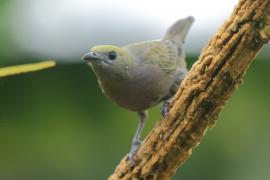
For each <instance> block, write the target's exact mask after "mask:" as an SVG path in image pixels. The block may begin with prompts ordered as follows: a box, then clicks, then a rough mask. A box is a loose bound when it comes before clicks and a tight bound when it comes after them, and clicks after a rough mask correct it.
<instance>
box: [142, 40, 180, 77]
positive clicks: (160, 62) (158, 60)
mask: <svg viewBox="0 0 270 180" xmlns="http://www.w3.org/2000/svg"><path fill="white" fill-rule="evenodd" d="M142 59H143V64H148V65H153V66H158V67H159V68H160V69H162V70H164V71H166V72H170V71H174V70H175V69H177V65H178V62H179V61H180V57H179V56H178V50H177V48H176V46H175V45H174V44H172V43H171V42H169V41H152V42H150V43H149V44H148V45H146V48H145V52H144V56H143V58H142Z"/></svg>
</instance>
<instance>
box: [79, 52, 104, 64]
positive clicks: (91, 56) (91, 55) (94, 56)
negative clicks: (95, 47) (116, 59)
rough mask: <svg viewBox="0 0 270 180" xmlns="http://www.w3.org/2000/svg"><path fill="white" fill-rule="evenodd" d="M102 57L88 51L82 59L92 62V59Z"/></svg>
mask: <svg viewBox="0 0 270 180" xmlns="http://www.w3.org/2000/svg"><path fill="white" fill-rule="evenodd" d="M100 59H102V58H101V57H100V55H98V54H97V53H93V52H90V53H86V54H85V55H83V57H82V60H84V61H87V62H91V61H95V60H100Z"/></svg>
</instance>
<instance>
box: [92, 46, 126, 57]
mask: <svg viewBox="0 0 270 180" xmlns="http://www.w3.org/2000/svg"><path fill="white" fill-rule="evenodd" d="M90 51H91V52H96V53H109V52H116V53H117V54H118V55H122V56H123V55H125V54H126V51H125V50H124V49H122V48H121V47H117V46H112V45H100V46H95V47H93V48H92V49H91V50H90Z"/></svg>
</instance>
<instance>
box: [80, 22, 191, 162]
mask: <svg viewBox="0 0 270 180" xmlns="http://www.w3.org/2000/svg"><path fill="white" fill-rule="evenodd" d="M193 21H194V18H193V17H187V18H185V19H181V20H179V21H177V22H176V23H175V24H173V25H172V26H171V27H170V28H169V29H168V31H167V33H166V34H165V36H164V37H163V38H162V39H160V40H153V41H146V42H141V43H136V44H130V45H126V46H123V47H117V46H112V45H100V46H96V47H93V48H92V49H91V50H90V53H87V54H86V55H85V56H84V57H83V59H84V60H85V61H87V62H88V64H89V65H90V66H91V67H92V69H93V71H94V72H95V74H96V76H97V78H98V82H99V84H100V86H101V88H102V91H103V92H104V93H105V94H106V96H108V97H109V98H110V99H111V100H112V101H113V102H115V103H116V104H118V105H119V106H122V107H124V108H126V109H129V110H132V111H136V112H139V114H140V116H141V120H142V119H145V113H143V112H145V110H147V109H148V108H150V107H152V106H154V105H157V104H159V103H161V102H165V104H166V102H167V105H168V102H169V100H170V98H171V97H172V96H173V95H174V94H175V92H176V90H177V88H178V86H179V85H180V82H181V80H182V79H183V78H184V77H185V74H186V72H187V69H186V62H185V54H184V51H183V47H182V46H183V43H184V40H185V37H186V35H187V32H188V31H189V29H190V27H191V25H192V23H193ZM165 108H166V109H165V110H163V114H164V115H166V114H167V111H168V107H165ZM143 123H144V121H142V126H139V128H138V130H137V133H136V135H135V137H134V139H133V146H132V150H131V155H132V157H131V158H132V159H133V156H134V154H135V152H136V151H137V149H138V147H139V146H136V145H135V144H136V143H135V141H136V142H137V144H140V143H138V138H139V135H138V133H139V134H140V131H141V129H142V127H143ZM135 146H136V147H135ZM134 149H135V150H134Z"/></svg>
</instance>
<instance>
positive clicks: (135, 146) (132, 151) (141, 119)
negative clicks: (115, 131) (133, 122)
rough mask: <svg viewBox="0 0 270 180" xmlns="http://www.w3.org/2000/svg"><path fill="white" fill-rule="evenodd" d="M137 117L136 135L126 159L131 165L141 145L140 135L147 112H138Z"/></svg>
mask: <svg viewBox="0 0 270 180" xmlns="http://www.w3.org/2000/svg"><path fill="white" fill-rule="evenodd" d="M138 115H139V125H138V127H137V130H136V133H135V135H134V137H133V140H132V145H131V149H130V152H129V154H128V159H129V160H130V161H131V164H134V163H135V161H134V157H135V155H136V153H137V151H138V149H139V148H140V146H141V144H142V141H141V140H140V139H141V133H142V130H143V127H144V124H145V122H146V119H147V111H141V112H138Z"/></svg>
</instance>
